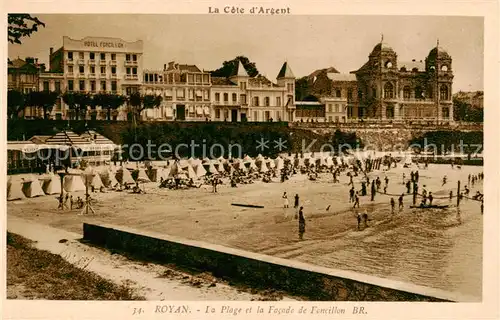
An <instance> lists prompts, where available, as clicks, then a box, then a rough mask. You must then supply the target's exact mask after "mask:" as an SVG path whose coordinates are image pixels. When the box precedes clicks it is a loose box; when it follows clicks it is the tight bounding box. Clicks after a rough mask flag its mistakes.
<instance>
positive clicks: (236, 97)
mask: <svg viewBox="0 0 500 320" xmlns="http://www.w3.org/2000/svg"><path fill="white" fill-rule="evenodd" d="M232 96H233V102H236V100H238V95H237V94H236V93H233V94H232Z"/></svg>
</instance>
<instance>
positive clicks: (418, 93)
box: [415, 86, 424, 99]
mask: <svg viewBox="0 0 500 320" xmlns="http://www.w3.org/2000/svg"><path fill="white" fill-rule="evenodd" d="M423 97H424V95H423V91H422V87H421V86H417V87H415V98H416V99H423Z"/></svg>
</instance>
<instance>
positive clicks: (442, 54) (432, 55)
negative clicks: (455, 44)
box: [429, 46, 451, 59]
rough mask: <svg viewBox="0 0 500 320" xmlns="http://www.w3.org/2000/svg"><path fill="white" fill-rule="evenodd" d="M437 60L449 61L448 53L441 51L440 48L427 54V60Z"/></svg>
mask: <svg viewBox="0 0 500 320" xmlns="http://www.w3.org/2000/svg"><path fill="white" fill-rule="evenodd" d="M436 57H437V58H438V59H443V58H444V59H450V58H451V57H450V55H449V54H448V52H447V51H446V50H445V49H443V48H442V47H440V46H436V47H434V48H433V49H432V50H431V51H430V52H429V58H436Z"/></svg>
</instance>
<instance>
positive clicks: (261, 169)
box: [259, 161, 269, 172]
mask: <svg viewBox="0 0 500 320" xmlns="http://www.w3.org/2000/svg"><path fill="white" fill-rule="evenodd" d="M268 171H269V169H267V165H266V162H265V161H261V162H260V165H259V172H268Z"/></svg>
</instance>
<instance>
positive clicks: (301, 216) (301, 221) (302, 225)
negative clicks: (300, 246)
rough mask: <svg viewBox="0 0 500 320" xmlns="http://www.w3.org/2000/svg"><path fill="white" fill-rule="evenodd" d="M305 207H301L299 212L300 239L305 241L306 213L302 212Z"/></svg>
mask: <svg viewBox="0 0 500 320" xmlns="http://www.w3.org/2000/svg"><path fill="white" fill-rule="evenodd" d="M303 209H304V207H300V210H299V239H300V240H303V239H304V233H305V232H306V219H304V212H303V211H302V210H303Z"/></svg>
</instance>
